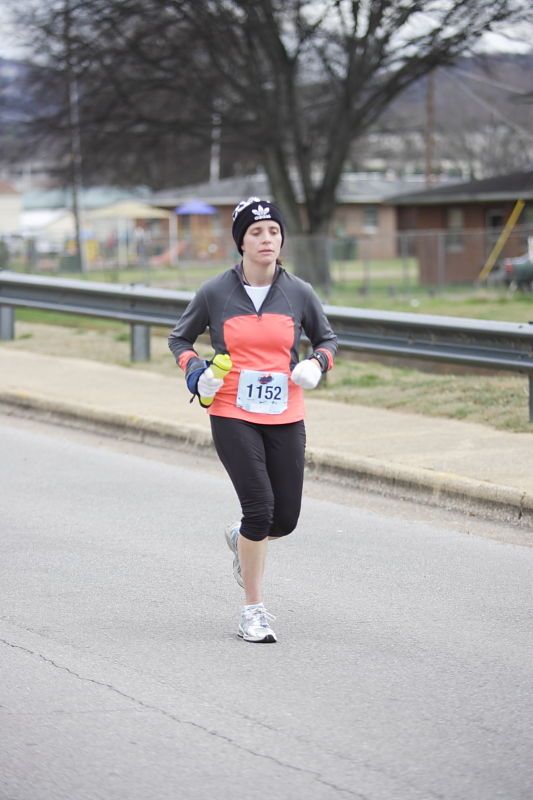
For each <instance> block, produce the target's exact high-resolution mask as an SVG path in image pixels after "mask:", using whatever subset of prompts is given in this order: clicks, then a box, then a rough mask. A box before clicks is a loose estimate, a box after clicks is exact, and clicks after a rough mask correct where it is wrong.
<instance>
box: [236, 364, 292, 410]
mask: <svg viewBox="0 0 533 800" xmlns="http://www.w3.org/2000/svg"><path fill="white" fill-rule="evenodd" d="M288 398H289V379H288V376H287V375H284V374H283V372H256V371H255V370H252V369H243V370H242V372H241V374H240V377H239V389H238V391H237V405H238V407H239V408H243V409H244V410H245V411H251V412H252V413H255V414H282V413H283V412H284V411H285V409H286V408H287V403H288Z"/></svg>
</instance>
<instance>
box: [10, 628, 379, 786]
mask: <svg viewBox="0 0 533 800" xmlns="http://www.w3.org/2000/svg"><path fill="white" fill-rule="evenodd" d="M0 643H1V644H4V645H6V646H7V647H11V648H12V649H14V650H20V651H22V652H24V653H28V654H29V655H31V656H36V657H37V658H39V659H41V661H44V662H45V663H46V664H50V665H51V666H52V667H54V668H55V669H58V670H61V671H63V672H66V673H68V674H69V675H71V676H72V677H74V678H76V679H77V680H80V681H82V682H84V683H91V684H93V685H95V686H101V687H102V688H104V689H108V690H109V691H111V692H114V693H115V694H117V695H119V697H123V698H124V699H126V700H129V701H130V702H132V703H135V704H136V705H138V706H140V707H141V708H143V709H146V710H147V711H155V712H156V713H158V714H161V715H162V716H164V717H166V718H167V719H170V720H172V721H173V722H177V723H178V724H179V725H189V726H191V727H193V728H196V729H197V730H199V731H201V732H202V733H207V734H208V735H209V736H212V737H214V738H216V739H220V740H221V741H224V742H226V743H227V744H229V745H231V746H232V747H235V748H236V749H238V750H242V751H243V752H245V753H248V754H249V755H252V756H256V757H257V758H263V759H265V760H267V761H271V762H272V763H274V764H277V765H278V766H280V767H285V768H286V769H291V770H293V771H294V772H299V773H301V774H304V775H309V776H311V777H313V778H314V779H315V780H316V781H317V783H320V784H322V785H324V786H328V787H329V788H331V789H333V790H335V791H336V792H342V793H344V794H347V795H349V796H350V797H355V798H357V800H369V798H368V796H367V795H363V794H361V793H360V792H354V791H353V790H351V789H346V788H344V787H342V786H338V785H337V784H334V783H331V782H329V781H327V780H325V779H324V778H322V777H321V775H320V773H319V772H315V771H314V770H310V769H303V768H302V767H297V766H295V765H294V764H290V763H288V762H286V761H281V760H280V759H278V758H275V757H274V756H270V755H267V754H265V753H258V752H256V751H255V750H252V749H251V748H248V747H244V746H243V745H242V744H239V743H238V742H237V741H235V740H234V739H232V738H231V737H229V736H225V735H224V734H223V733H219V732H218V731H215V730H212V729H210V728H206V727H205V726H203V725H200V724H199V723H198V722H193V721H192V720H186V719H180V718H179V717H177V716H176V715H175V714H171V713H170V712H168V711H165V710H164V709H163V708H159V706H155V705H151V704H150V703H145V702H144V701H143V700H140V699H139V698H137V697H133V695H129V694H127V693H126V692H123V691H122V690H121V689H117V687H116V686H113V685H112V684H110V683H105V682H104V681H99V680H97V679H96V678H89V677H85V676H83V675H80V674H79V673H77V672H74V670H72V669H70V668H69V667H66V666H63V665H61V664H57V663H56V662H55V661H53V659H51V658H48V656H45V655H43V654H42V653H38V652H37V651H35V650H30V648H28V647H23V646H22V645H19V644H15V643H14V642H9V641H8V640H7V639H0Z"/></svg>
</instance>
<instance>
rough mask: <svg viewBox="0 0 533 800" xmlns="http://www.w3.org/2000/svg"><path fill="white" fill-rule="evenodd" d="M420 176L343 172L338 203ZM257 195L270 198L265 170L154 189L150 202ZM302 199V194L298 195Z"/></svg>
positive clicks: (394, 191)
mask: <svg viewBox="0 0 533 800" xmlns="http://www.w3.org/2000/svg"><path fill="white" fill-rule="evenodd" d="M422 180H423V179H422V178H418V177H416V178H412V179H398V178H388V177H386V176H383V175H378V174H360V173H355V172H354V173H345V174H344V175H343V176H342V178H341V181H340V183H339V187H338V190H337V202H339V203H383V202H388V199H389V198H390V197H393V196H397V195H399V194H400V193H402V192H408V191H411V190H412V189H413V184H415V185H420V183H421V181H422ZM251 195H256V196H257V197H262V198H265V199H270V198H271V197H272V195H273V193H272V191H271V189H270V183H269V181H268V178H267V176H266V175H265V173H264V172H258V173H256V174H255V175H245V176H242V177H233V178H222V179H221V180H218V181H211V182H206V183H197V184H193V185H192V186H181V187H178V188H176V189H164V190H162V191H160V192H156V193H154V194H153V195H152V196H151V197H150V198H149V202H151V203H153V205H160V206H165V207H168V208H171V207H173V206H177V205H179V204H180V203H183V202H187V201H191V200H195V199H198V198H199V199H201V200H203V201H204V202H205V203H210V204H211V205H213V206H232V207H233V206H234V205H235V204H236V203H238V202H239V200H241V199H242V198H244V197H250V196H251ZM299 200H300V201H301V200H302V197H301V196H300V197H299Z"/></svg>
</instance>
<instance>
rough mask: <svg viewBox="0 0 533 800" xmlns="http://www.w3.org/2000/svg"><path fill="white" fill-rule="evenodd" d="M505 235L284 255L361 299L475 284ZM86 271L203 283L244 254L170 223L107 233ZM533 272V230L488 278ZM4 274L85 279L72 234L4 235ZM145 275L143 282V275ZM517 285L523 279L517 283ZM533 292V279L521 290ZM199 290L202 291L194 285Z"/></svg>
mask: <svg viewBox="0 0 533 800" xmlns="http://www.w3.org/2000/svg"><path fill="white" fill-rule="evenodd" d="M500 233H501V231H500V230H457V231H442V230H439V231H400V232H397V233H395V234H394V235H392V236H383V235H379V234H377V233H376V234H375V235H373V234H369V235H361V236H357V237H356V236H350V237H328V236H321V235H313V236H288V237H287V242H286V244H285V247H284V248H283V251H282V261H283V263H284V265H285V266H286V267H287V269H289V270H291V271H293V272H295V273H296V274H298V275H301V276H302V277H304V278H305V279H306V280H309V281H311V282H312V283H314V284H317V285H320V286H323V287H324V286H325V287H326V288H327V287H328V286H330V285H331V284H333V283H339V282H340V283H346V284H349V285H351V286H353V287H354V288H356V289H357V290H358V291H359V292H360V293H370V292H372V291H374V290H381V291H383V290H388V291H389V292H390V293H394V292H401V291H412V290H414V289H417V288H428V289H430V290H432V289H439V288H442V287H446V286H450V285H474V284H475V283H476V282H477V279H478V276H479V274H480V272H481V270H482V269H483V266H484V265H485V263H486V261H487V258H488V256H489V255H490V253H491V252H492V250H493V248H494V246H495V244H496V242H497V240H498V237H499V235H500ZM83 249H84V259H83V263H84V271H85V272H87V273H88V274H89V276H90V277H93V276H94V278H96V279H100V278H101V279H104V280H105V279H108V280H122V281H124V279H125V278H124V274H125V273H127V272H128V271H131V272H132V280H142V281H143V282H146V283H151V284H153V285H161V286H165V285H175V283H176V278H177V277H179V274H180V273H182V272H184V271H189V272H190V271H193V272H194V271H197V272H198V281H199V282H201V280H203V278H204V276H205V274H206V273H207V272H209V271H213V272H215V271H217V270H218V269H223V268H225V267H227V266H230V265H231V264H233V263H235V261H236V260H238V258H239V254H238V253H237V250H236V248H235V245H234V242H233V240H232V238H231V235H229V233H225V234H218V233H210V232H208V231H206V232H203V233H202V234H201V235H196V236H192V235H190V234H189V235H188V236H184V237H181V238H180V239H178V240H176V239H175V238H173V237H172V235H171V234H170V232H169V230H168V227H167V228H166V229H165V226H162V225H160V224H159V225H153V226H145V227H144V228H142V229H139V228H135V227H133V226H123V227H120V226H116V227H115V228H114V229H108V230H107V232H106V233H105V235H103V234H102V235H97V234H96V233H95V234H93V235H92V236H86V237H85V238H84V241H83ZM519 257H523V258H522V262H523V264H524V265H525V266H524V267H523V268H522V266H521V267H520V268H521V269H522V273H521V274H524V275H527V274H528V272H527V269H526V268H527V264H528V263H529V264H530V269H531V271H532V272H533V228H528V227H521V228H515V230H514V231H513V232H512V233H511V235H510V236H509V238H508V239H507V241H506V243H505V245H504V247H503V248H502V250H501V253H500V255H499V257H498V259H497V261H496V264H495V268H494V269H493V270H492V271H491V273H490V274H489V276H488V280H487V283H488V284H491V285H502V286H503V285H505V286H511V287H512V286H513V277H512V272H510V271H509V270H508V269H507V268H506V265H507V266H508V265H509V263H512V264H514V262H515V260H517V261H518V262H520V259H519ZM0 269H10V270H15V271H21V272H27V273H36V274H58V275H59V274H70V275H72V276H73V277H74V275H75V274H76V273H77V274H79V273H80V260H79V258H78V256H77V254H76V245H75V241H74V239H73V237H72V235H71V234H69V233H66V234H43V233H41V234H39V235H32V236H22V235H19V234H13V235H5V234H4V235H2V236H0ZM139 274H140V276H139ZM515 283H516V281H515ZM528 285H529V286H530V287H531V286H533V274H532V275H531V280H530V284H528V283H527V281H526V282H525V283H524V284H523V285H520V288H528ZM191 288H194V287H193V286H191Z"/></svg>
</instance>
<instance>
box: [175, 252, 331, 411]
mask: <svg viewBox="0 0 533 800" xmlns="http://www.w3.org/2000/svg"><path fill="white" fill-rule="evenodd" d="M206 328H209V334H210V337H211V344H212V346H213V349H214V351H215V353H229V355H230V356H231V360H232V362H233V368H232V370H231V372H230V373H228V375H227V376H226V378H225V380H224V385H223V386H222V388H221V389H220V390H219V391H218V392H217V394H216V396H215V399H214V401H213V403H212V405H211V406H210V407H209V413H210V414H214V415H215V416H219V417H232V418H234V419H243V420H247V421H248V422H257V423H262V424H276V425H280V424H283V423H287V422H297V421H298V420H301V419H303V417H304V400H303V391H302V388H301V387H300V386H296V384H294V383H293V382H292V381H291V380H289V401H288V407H287V408H286V410H285V411H283V413H281V414H277V415H272V414H261V413H259V414H257V413H252V412H250V411H245V410H244V409H242V408H239V407H238V406H237V405H236V402H235V401H236V396H237V388H238V383H239V375H240V373H241V370H243V369H250V370H258V371H261V372H282V373H284V374H286V375H290V373H291V371H292V369H293V368H294V367H295V366H296V364H297V363H298V347H299V343H300V338H301V335H302V331H303V332H304V333H305V334H306V335H307V337H308V339H309V341H310V342H311V345H312V347H313V350H314V351H316V352H317V353H318V354H319V355H320V362H321V363H322V364H323V367H322V369H323V371H327V370H328V369H331V367H332V366H333V359H334V356H335V352H336V350H337V337H336V336H335V334H334V333H333V331H332V329H331V326H330V324H329V322H328V320H327V317H326V315H325V314H324V311H323V308H322V305H321V303H320V300H319V298H318V297H317V295H316V294H315V292H314V291H313V288H312V287H311V285H310V284H309V283H306V282H305V281H303V280H301V279H300V278H297V277H296V276H295V275H291V274H290V273H288V272H286V271H285V270H284V269H283V268H282V267H280V266H278V267H277V268H276V274H275V276H274V281H273V283H272V286H271V287H270V289H269V292H268V294H267V296H266V298H265V300H264V302H263V304H262V306H261V308H260V311H259V312H257V311H256V310H255V307H254V304H253V303H252V301H251V299H250V298H249V297H248V295H247V293H246V290H245V288H244V277H243V271H242V265H240V264H238V265H236V266H235V267H233V268H232V269H229V270H227V271H226V272H223V273H222V274H221V275H217V277H215V278H212V279H211V280H209V281H206V283H204V284H203V285H202V286H201V287H200V289H199V290H198V292H197V293H196V294H195V296H194V297H193V299H192V300H191V302H190V303H189V305H188V306H187V308H186V309H185V311H184V312H183V314H182V316H181V317H180V319H179V321H178V324H177V325H176V327H175V328H174V330H173V331H172V333H171V334H170V336H169V338H168V344H169V347H170V349H171V350H172V353H173V354H174V357H175V359H176V362H177V364H178V365H179V366H180V367H181V369H183V370H184V371H185V377H187V376H188V375H190V373H191V372H192V371H193V370H196V369H198V368H199V367H201V366H202V365H205V362H204V360H203V359H201V358H200V357H199V356H198V353H197V352H196V351H195V350H194V343H195V342H196V339H197V338H198V337H199V336H200V335H201V334H202V333H203V332H204V331H205V330H206Z"/></svg>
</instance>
